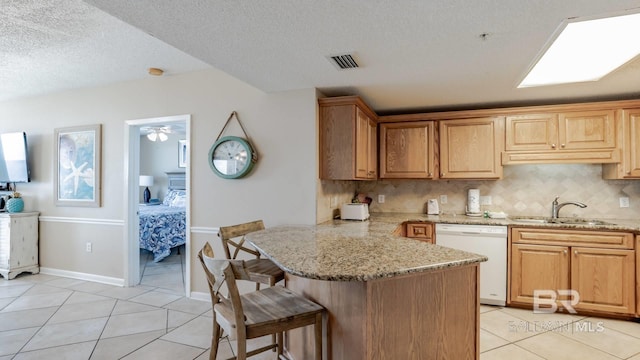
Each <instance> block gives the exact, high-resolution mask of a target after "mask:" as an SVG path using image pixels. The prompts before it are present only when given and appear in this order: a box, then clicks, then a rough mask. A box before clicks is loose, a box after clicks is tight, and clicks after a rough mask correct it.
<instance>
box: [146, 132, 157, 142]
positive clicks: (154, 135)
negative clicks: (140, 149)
mask: <svg viewBox="0 0 640 360" xmlns="http://www.w3.org/2000/svg"><path fill="white" fill-rule="evenodd" d="M147 139H149V140H151V141H156V140H158V133H156V132H155V131H152V132H150V133H148V134H147Z"/></svg>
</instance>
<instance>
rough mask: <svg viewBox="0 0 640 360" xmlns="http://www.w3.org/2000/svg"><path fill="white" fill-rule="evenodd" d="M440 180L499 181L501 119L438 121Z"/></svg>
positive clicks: (500, 175) (500, 169)
mask: <svg viewBox="0 0 640 360" xmlns="http://www.w3.org/2000/svg"><path fill="white" fill-rule="evenodd" d="M439 130H440V132H439V133H440V178H441V179H499V178H501V177H502V165H501V163H500V153H501V152H502V151H503V149H504V117H502V116H498V117H485V118H474V119H456V120H440V121H439Z"/></svg>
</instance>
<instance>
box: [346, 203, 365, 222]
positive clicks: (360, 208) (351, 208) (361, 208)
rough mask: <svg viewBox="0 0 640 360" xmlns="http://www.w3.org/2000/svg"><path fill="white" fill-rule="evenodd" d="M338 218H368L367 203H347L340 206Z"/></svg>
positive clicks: (361, 219)
mask: <svg viewBox="0 0 640 360" xmlns="http://www.w3.org/2000/svg"><path fill="white" fill-rule="evenodd" d="M340 219H342V220H360V221H364V220H367V219H369V205H367V204H364V203H347V204H343V205H342V207H341V208H340Z"/></svg>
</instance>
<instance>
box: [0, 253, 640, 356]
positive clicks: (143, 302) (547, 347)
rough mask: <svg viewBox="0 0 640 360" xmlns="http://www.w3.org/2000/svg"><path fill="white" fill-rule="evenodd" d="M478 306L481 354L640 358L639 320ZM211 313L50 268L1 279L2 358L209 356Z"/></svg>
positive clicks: (176, 299) (156, 291) (178, 299)
mask: <svg viewBox="0 0 640 360" xmlns="http://www.w3.org/2000/svg"><path fill="white" fill-rule="evenodd" d="M167 264H170V262H168V263H167ZM156 270H157V269H156ZM158 285H161V284H158ZM172 286H173V285H172ZM481 312H482V314H481V333H480V345H481V352H482V353H481V355H480V359H481V360H494V359H508V360H513V359H519V360H520V359H523V360H528V359H535V360H540V359H581V360H589V359H630V360H640V324H639V323H636V322H632V321H621V320H611V319H601V318H594V317H585V316H575V315H566V314H546V315H542V314H533V313H532V312H531V311H529V310H521V309H513V308H500V307H491V306H482V307H481ZM211 321H212V318H211V306H210V304H209V303H207V302H201V301H196V300H190V299H188V298H185V297H184V295H181V294H179V293H177V292H173V291H171V290H170V289H168V288H163V287H161V286H152V285H149V283H147V284H145V285H140V286H137V287H134V288H120V287H115V286H109V285H104V284H98V283H92V282H86V281H80V280H74V279H67V278H61V277H55V276H49V275H43V274H38V275H30V274H24V275H20V276H18V277H17V278H16V279H14V280H10V281H6V280H4V279H2V280H0V360H5V359H20V360H21V359H43V358H47V359H70V360H74V359H82V360H84V359H128V360H129V359H171V360H175V359H198V360H201V359H208V357H209V351H208V349H209V344H210V336H211ZM268 340H270V339H269V337H267V338H264V339H259V340H258V341H254V342H253V344H252V347H257V346H259V345H261V344H262V343H264V342H265V341H268ZM234 346H235V344H234V342H233V341H232V342H229V341H226V340H225V341H223V342H222V343H221V344H220V351H219V354H218V358H228V357H230V356H232V351H233V350H232V349H235V347H234ZM274 358H275V355H274V353H272V352H267V353H265V354H262V355H261V356H257V357H254V358H252V359H257V360H264V359H274ZM428 358H429V357H428V356H425V359H428Z"/></svg>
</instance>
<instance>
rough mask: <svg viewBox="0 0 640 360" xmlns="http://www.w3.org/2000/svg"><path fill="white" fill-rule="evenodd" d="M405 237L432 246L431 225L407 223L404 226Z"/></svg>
mask: <svg viewBox="0 0 640 360" xmlns="http://www.w3.org/2000/svg"><path fill="white" fill-rule="evenodd" d="M405 230H406V237H408V238H412V239H416V240H420V241H425V242H428V243H431V244H433V243H434V241H433V240H434V239H433V224H432V223H424V222H408V223H406V224H405Z"/></svg>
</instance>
